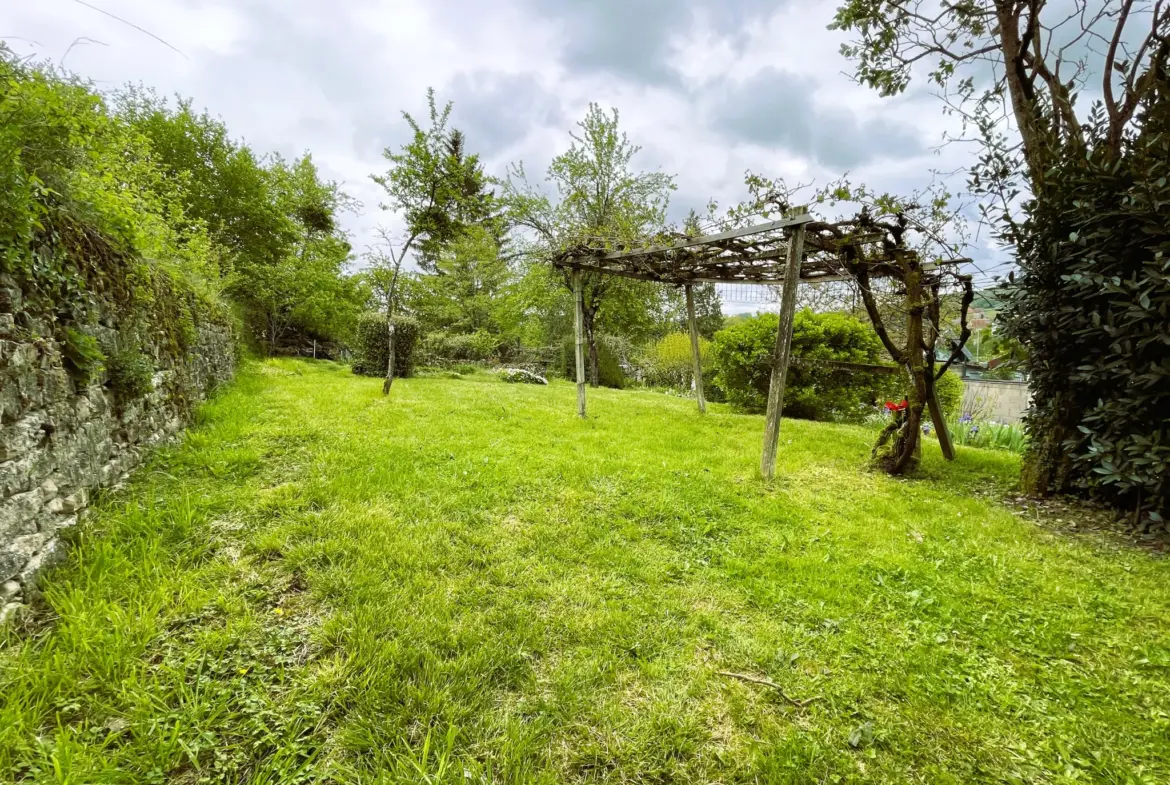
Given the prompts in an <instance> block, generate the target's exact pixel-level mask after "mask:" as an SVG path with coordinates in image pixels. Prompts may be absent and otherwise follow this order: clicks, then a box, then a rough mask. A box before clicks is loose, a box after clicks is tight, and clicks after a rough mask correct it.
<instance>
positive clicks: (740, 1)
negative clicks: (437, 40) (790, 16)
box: [440, 0, 787, 84]
mask: <svg viewBox="0 0 1170 785" xmlns="http://www.w3.org/2000/svg"><path fill="white" fill-rule="evenodd" d="M440 1H441V2H442V3H443V6H444V8H445V9H447V11H446V14H445V15H447V16H451V17H453V18H454V19H458V17H459V9H460V8H461V7H463V6H464V5H465V2H466V0H440ZM519 2H520V3H521V7H522V8H525V9H526V10H527V11H528V12H529V13H531V14H533V15H534V16H535V17H538V18H540V19H542V20H544V21H549V22H552V23H553V24H555V25H556V26H557V27H559V28H560V32H561V35H562V37H563V39H564V46H565V49H564V51H563V54H562V58H563V63H564V65H565V66H566V67H568V69H569V70H570V71H574V72H577V73H601V74H609V75H616V76H620V77H623V78H627V79H631V80H632V81H635V82H642V83H650V84H677V83H678V76H677V74H675V73H674V72H673V71H672V70H671V68H670V67H669V66H668V65H667V63H666V58H667V54H668V49H667V47H668V44H669V42H670V38H671V36H673V35H675V34H677V33H679V32H681V31H684V30H686V29H687V27H688V26H689V25H690V24H691V21H692V19H693V15H694V13H695V12H696V11H707V12H709V14H708V15H707V17H708V19H709V20H710V22H711V24H712V25H713V26H714V29H715V32H717V33H719V34H722V35H727V36H732V37H734V36H735V35H737V34H740V35H742V34H744V33H745V32H746V28H747V27H748V26H749V25H750V24H752V23H753V22H755V21H758V20H760V19H763V18H767V17H768V16H769V15H771V14H772V13H774V12H775V11H776V10H777V9H778V8H779V7H782V6H783V5H784V4H785V2H787V0H779V1H778V0H691V2H689V3H680V2H678V0H519Z"/></svg>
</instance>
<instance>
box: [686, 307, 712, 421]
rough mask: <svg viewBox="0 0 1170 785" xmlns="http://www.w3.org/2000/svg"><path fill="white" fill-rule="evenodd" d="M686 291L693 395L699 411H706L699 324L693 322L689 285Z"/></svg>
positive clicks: (693, 309) (701, 412)
mask: <svg viewBox="0 0 1170 785" xmlns="http://www.w3.org/2000/svg"><path fill="white" fill-rule="evenodd" d="M683 289H684V290H685V291H686V293H687V323H688V324H689V325H690V328H691V357H692V358H693V359H694V361H695V371H694V373H695V397H696V398H698V400H699V413H700V414H706V413H707V399H706V398H704V397H703V362H702V358H701V357H700V356H699V325H697V324H696V323H695V294H694V292H692V291H691V285H690V284H687V285H686V286H684V287H683Z"/></svg>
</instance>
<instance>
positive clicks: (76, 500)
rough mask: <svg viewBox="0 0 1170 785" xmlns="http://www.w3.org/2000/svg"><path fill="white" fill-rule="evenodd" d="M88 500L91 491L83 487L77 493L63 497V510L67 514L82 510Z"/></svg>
mask: <svg viewBox="0 0 1170 785" xmlns="http://www.w3.org/2000/svg"><path fill="white" fill-rule="evenodd" d="M88 501H89V493H88V491H86V490H85V488H82V489H81V490H79V491H77V492H76V493H72V494H70V495H68V496H66V497H64V498H63V499H61V512H63V513H65V514H67V515H71V514H73V513H75V512H80V511H81V509H82V508H83V507H85V505H86V503H87V502H88Z"/></svg>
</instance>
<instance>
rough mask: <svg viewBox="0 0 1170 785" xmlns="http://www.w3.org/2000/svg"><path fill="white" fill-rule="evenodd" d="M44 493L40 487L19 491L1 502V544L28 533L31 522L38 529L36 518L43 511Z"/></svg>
mask: <svg viewBox="0 0 1170 785" xmlns="http://www.w3.org/2000/svg"><path fill="white" fill-rule="evenodd" d="M43 502H44V494H43V493H42V492H41V489H40V488H36V489H34V490H31V491H26V492H25V493H18V494H16V495H14V496H11V497H10V498H8V499H6V500H5V501H4V502H0V544H2V543H3V542H4V541H5V540H7V539H9V538H11V537H16V536H18V535H27V534H29V533H30V532H29V531H28V527H29V525H30V524H31V525H32V526H33V531H35V530H36V524H35V522H34V518H36V516H37V513H39V512H40V511H41V506H42V504H43Z"/></svg>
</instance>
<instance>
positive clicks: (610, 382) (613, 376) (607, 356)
mask: <svg viewBox="0 0 1170 785" xmlns="http://www.w3.org/2000/svg"><path fill="white" fill-rule="evenodd" d="M576 343H577V339H576V338H574V337H573V336H569V338H568V339H566V340H565V342H564V344H563V345H562V347H561V369H562V370H563V371H564V374H565V378H566V379H569V380H570V381H575V380H576V379H577V356H576ZM597 377H598V379H597V381H598V383H599V384H600V385H601V386H602V387H613V388H616V389H619V390H620V389H622V388H623V387H625V386H626V372H625V371H623V370H622V365H621V362H620V361H619V360H618V356H617V353H616V352H614V350H613V347H612V346H610V345H609V343H608V342H607V341H606V340H605V339H604V338H602V339H599V340H598V341H597ZM585 378H586V379H589V346H588V344H586V346H585Z"/></svg>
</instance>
